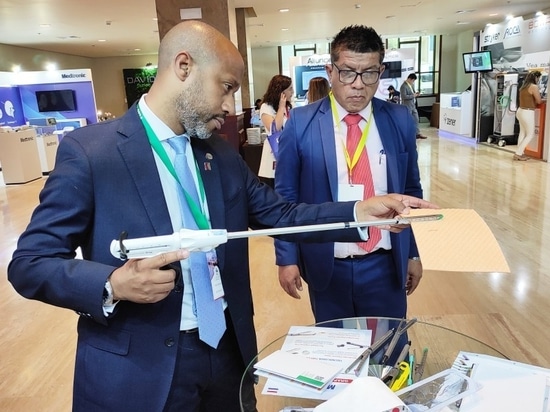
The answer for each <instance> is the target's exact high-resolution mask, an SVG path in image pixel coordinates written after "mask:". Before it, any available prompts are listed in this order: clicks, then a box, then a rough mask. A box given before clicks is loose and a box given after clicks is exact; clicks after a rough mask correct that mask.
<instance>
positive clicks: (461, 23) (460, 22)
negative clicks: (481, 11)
mask: <svg viewBox="0 0 550 412" xmlns="http://www.w3.org/2000/svg"><path fill="white" fill-rule="evenodd" d="M456 24H458V25H463V24H470V22H469V21H457V22H456Z"/></svg>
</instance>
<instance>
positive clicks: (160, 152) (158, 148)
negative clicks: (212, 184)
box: [137, 105, 210, 229]
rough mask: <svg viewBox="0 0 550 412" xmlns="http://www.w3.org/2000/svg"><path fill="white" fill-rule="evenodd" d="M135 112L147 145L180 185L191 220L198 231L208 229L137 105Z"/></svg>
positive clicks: (200, 190) (200, 211)
mask: <svg viewBox="0 0 550 412" xmlns="http://www.w3.org/2000/svg"><path fill="white" fill-rule="evenodd" d="M137 111H138V114H139V118H140V120H141V122H142V123H143V127H145V132H146V133H147V138H148V139H149V143H150V144H151V147H152V148H153V150H154V151H155V153H156V154H157V155H158V156H159V158H160V160H161V161H162V163H163V164H164V166H165V167H166V169H167V170H168V172H169V173H170V174H171V175H172V177H173V178H174V179H176V182H178V184H179V185H180V187H181V189H182V190H183V194H184V195H185V200H186V201H187V204H188V205H189V209H190V210H191V214H192V215H193V218H194V219H195V223H196V224H197V226H198V228H199V229H210V224H209V223H208V219H207V218H206V216H205V214H204V213H203V212H202V210H201V207H200V206H199V205H197V203H195V201H194V200H193V198H192V197H191V196H190V195H189V193H187V191H186V190H185V189H184V187H183V185H182V184H181V181H180V179H179V178H178V174H177V173H176V169H174V165H173V164H172V162H171V161H170V158H169V157H168V154H167V153H166V150H165V149H164V147H163V146H162V144H161V143H160V140H159V138H158V137H157V135H156V134H155V132H154V131H153V128H152V127H151V125H150V124H149V122H148V121H147V119H146V118H145V117H144V116H143V114H142V112H141V110H140V108H139V105H138V106H137ZM195 168H196V169H197V179H198V182H199V194H200V198H201V201H202V202H203V203H204V199H205V198H206V195H205V192H204V184H203V182H202V179H201V175H200V172H199V169H198V167H197V165H196V163H195Z"/></svg>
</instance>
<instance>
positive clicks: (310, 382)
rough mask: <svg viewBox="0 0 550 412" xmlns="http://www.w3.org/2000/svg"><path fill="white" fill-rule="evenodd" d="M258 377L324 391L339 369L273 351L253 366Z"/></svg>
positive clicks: (312, 360) (328, 364) (305, 358)
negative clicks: (294, 383)
mask: <svg viewBox="0 0 550 412" xmlns="http://www.w3.org/2000/svg"><path fill="white" fill-rule="evenodd" d="M255 368H256V374H258V375H260V376H266V377H268V378H269V377H273V378H281V379H283V380H286V381H291V382H296V383H299V384H303V385H306V386H311V387H312V388H315V389H324V388H325V386H327V384H328V383H329V382H330V381H332V379H333V378H334V377H335V376H336V375H337V374H338V373H340V370H341V367H340V366H338V365H332V364H330V363H325V362H321V361H318V360H314V359H310V358H307V357H305V356H302V355H293V354H291V353H288V352H284V351H281V350H278V351H275V352H274V353H272V354H271V355H269V356H268V357H267V358H265V359H262V360H261V361H260V362H258V363H257V364H256V365H255Z"/></svg>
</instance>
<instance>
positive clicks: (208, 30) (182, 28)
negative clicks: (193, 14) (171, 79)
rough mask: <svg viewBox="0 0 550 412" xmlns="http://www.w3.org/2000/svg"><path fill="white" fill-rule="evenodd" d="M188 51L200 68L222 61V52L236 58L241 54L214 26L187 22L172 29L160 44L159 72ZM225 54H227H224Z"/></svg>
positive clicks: (191, 21)
mask: <svg viewBox="0 0 550 412" xmlns="http://www.w3.org/2000/svg"><path fill="white" fill-rule="evenodd" d="M183 50H184V51H186V52H188V53H189V55H190V56H191V57H192V58H193V60H194V61H195V63H197V64H198V65H199V66H200V65H202V64H204V63H210V62H212V61H213V60H214V59H220V57H223V56H220V51H224V52H226V53H228V54H229V55H233V57H235V53H236V54H238V55H239V56H240V54H239V52H238V50H237V48H236V47H235V46H234V45H233V43H231V41H230V40H229V39H228V38H227V37H225V36H224V35H222V34H221V33H220V32H219V31H218V30H216V29H215V28H213V27H212V26H210V25H208V24H206V23H203V22H201V21H197V20H187V21H184V22H181V23H179V24H177V25H176V26H174V27H172V29H170V30H169V31H168V33H166V35H165V36H164V38H163V39H162V41H161V42H160V47H159V53H158V70H159V71H163V70H165V69H167V68H168V67H170V65H171V64H172V63H173V62H174V57H175V56H176V55H177V54H178V53H179V52H181V51H183ZM224 54H225V53H224Z"/></svg>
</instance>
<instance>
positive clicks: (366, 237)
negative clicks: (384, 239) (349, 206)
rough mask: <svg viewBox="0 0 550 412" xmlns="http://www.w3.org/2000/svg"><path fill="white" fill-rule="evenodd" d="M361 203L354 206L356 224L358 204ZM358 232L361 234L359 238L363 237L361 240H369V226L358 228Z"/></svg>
mask: <svg viewBox="0 0 550 412" xmlns="http://www.w3.org/2000/svg"><path fill="white" fill-rule="evenodd" d="M358 203H359V202H356V203H355V206H353V220H354V221H355V222H357V204H358ZM357 231H358V233H359V236H360V237H361V240H363V241H365V240H369V228H368V226H366V227H358V228H357Z"/></svg>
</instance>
